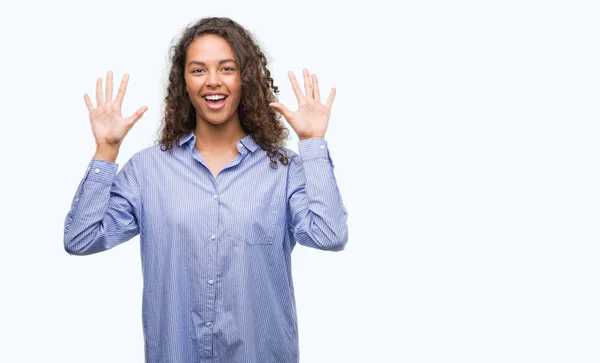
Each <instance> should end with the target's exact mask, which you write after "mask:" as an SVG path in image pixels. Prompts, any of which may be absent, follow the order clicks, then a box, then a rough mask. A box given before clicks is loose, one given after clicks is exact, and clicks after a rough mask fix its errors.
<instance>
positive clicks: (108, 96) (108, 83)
mask: <svg viewBox="0 0 600 363" xmlns="http://www.w3.org/2000/svg"><path fill="white" fill-rule="evenodd" d="M112 93H113V73H112V72H111V71H108V73H107V74H106V98H104V99H105V100H106V102H110V101H112Z"/></svg>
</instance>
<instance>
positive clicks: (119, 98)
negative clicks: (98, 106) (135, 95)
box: [115, 73, 129, 106]
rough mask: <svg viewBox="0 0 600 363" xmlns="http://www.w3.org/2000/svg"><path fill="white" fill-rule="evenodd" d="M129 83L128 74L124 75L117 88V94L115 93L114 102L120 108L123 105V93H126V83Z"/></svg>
mask: <svg viewBox="0 0 600 363" xmlns="http://www.w3.org/2000/svg"><path fill="white" fill-rule="evenodd" d="M128 81H129V74H128V73H125V75H124V76H123V80H121V85H120V86H119V92H118V93H117V98H116V99H115V102H116V103H117V104H118V105H119V106H121V104H122V103H123V98H124V97H125V91H127V82H128Z"/></svg>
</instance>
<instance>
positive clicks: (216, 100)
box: [203, 95, 227, 111]
mask: <svg viewBox="0 0 600 363" xmlns="http://www.w3.org/2000/svg"><path fill="white" fill-rule="evenodd" d="M203 98H204V102H206V106H207V107H208V108H209V109H211V110H215V111H216V110H220V109H221V108H223V106H225V102H226V100H227V96H226V95H210V96H204V97H203Z"/></svg>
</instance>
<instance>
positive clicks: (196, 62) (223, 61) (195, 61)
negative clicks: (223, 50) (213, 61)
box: [188, 58, 235, 67]
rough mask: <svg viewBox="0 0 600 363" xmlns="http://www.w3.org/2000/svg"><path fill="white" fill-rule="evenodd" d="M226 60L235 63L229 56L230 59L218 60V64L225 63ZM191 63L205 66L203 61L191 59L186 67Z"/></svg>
mask: <svg viewBox="0 0 600 363" xmlns="http://www.w3.org/2000/svg"><path fill="white" fill-rule="evenodd" d="M227 62H233V63H235V60H234V59H231V58H230V59H223V60H220V61H219V65H221V64H223V63H227ZM192 64H197V65H200V66H206V63H204V62H201V61H197V60H193V61H191V62H190V63H188V67H189V66H191V65H192Z"/></svg>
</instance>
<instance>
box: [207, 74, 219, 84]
mask: <svg viewBox="0 0 600 363" xmlns="http://www.w3.org/2000/svg"><path fill="white" fill-rule="evenodd" d="M220 84H221V76H220V75H219V72H209V73H208V76H207V79H206V85H207V86H209V87H218V86H219V85H220Z"/></svg>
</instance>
